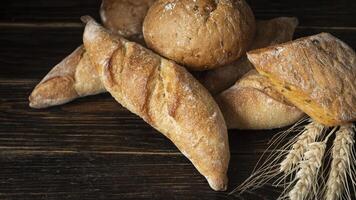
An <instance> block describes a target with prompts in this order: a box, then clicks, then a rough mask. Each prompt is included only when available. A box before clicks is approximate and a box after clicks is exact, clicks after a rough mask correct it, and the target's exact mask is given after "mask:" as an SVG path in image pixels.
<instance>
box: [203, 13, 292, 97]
mask: <svg viewBox="0 0 356 200" xmlns="http://www.w3.org/2000/svg"><path fill="white" fill-rule="evenodd" d="M297 25H298V19H297V18H295V17H278V18H274V19H271V20H258V21H257V23H256V35H255V37H254V39H253V41H252V44H251V46H250V47H249V49H250V50H252V49H258V48H263V47H267V46H270V45H274V44H280V43H283V42H287V41H290V40H292V38H293V34H294V30H295V28H296V27H297ZM251 69H253V65H252V64H251V63H250V61H248V59H247V57H246V55H244V56H242V57H241V58H240V59H238V60H237V61H234V62H233V63H231V64H228V65H225V66H222V67H219V68H216V69H212V70H208V71H204V72H200V73H199V74H198V76H197V78H198V80H199V81H200V82H201V83H202V84H203V85H204V86H205V87H206V88H207V89H208V90H209V92H210V93H212V94H213V95H216V94H218V93H220V92H222V91H224V90H226V89H228V88H229V87H230V86H232V85H233V84H234V83H235V82H236V81H237V80H238V79H240V78H241V77H242V76H243V75H244V74H246V73H247V72H248V71H250V70H251Z"/></svg>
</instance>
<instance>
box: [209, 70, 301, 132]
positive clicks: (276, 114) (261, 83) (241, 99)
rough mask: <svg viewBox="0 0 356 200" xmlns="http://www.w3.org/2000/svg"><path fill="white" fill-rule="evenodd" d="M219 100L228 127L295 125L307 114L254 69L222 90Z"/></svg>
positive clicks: (271, 127)
mask: <svg viewBox="0 0 356 200" xmlns="http://www.w3.org/2000/svg"><path fill="white" fill-rule="evenodd" d="M216 101H217V103H218V105H219V107H220V109H221V112H222V113H223V115H224V117H225V121H226V125H227V127H228V129H255V130H256V129H273V128H281V127H285V126H289V125H292V124H294V123H295V122H297V121H298V120H300V119H301V118H302V117H303V116H304V113H303V112H302V111H300V110H299V109H298V108H296V107H295V106H293V105H292V104H290V103H289V102H288V101H286V100H285V98H284V97H283V96H282V95H281V94H279V93H278V92H277V91H276V90H274V89H273V88H272V86H271V85H270V84H269V82H268V80H267V79H266V78H265V77H264V76H262V75H260V74H259V73H258V72H257V71H256V70H255V69H253V70H251V71H249V72H248V73H247V74H245V75H244V76H243V77H242V78H241V79H240V80H239V81H237V82H236V83H235V85H234V86H232V87H231V88H229V89H227V90H225V91H224V92H222V93H220V94H219V95H218V96H217V97H216Z"/></svg>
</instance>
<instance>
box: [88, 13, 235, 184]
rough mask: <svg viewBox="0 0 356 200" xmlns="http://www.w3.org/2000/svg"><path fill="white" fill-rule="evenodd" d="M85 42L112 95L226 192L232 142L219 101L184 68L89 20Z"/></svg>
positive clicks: (212, 182)
mask: <svg viewBox="0 0 356 200" xmlns="http://www.w3.org/2000/svg"><path fill="white" fill-rule="evenodd" d="M87 20H88V22H87V25H86V28H85V31H84V36H83V40H84V45H85V48H86V49H87V50H88V53H89V55H90V59H91V61H92V62H93V63H94V64H95V65H96V66H97V68H98V69H99V72H100V74H101V75H102V80H103V83H104V85H105V87H106V89H107V90H108V91H109V92H110V93H111V95H112V96H113V97H114V98H115V99H116V100H117V101H118V102H119V103H121V104H122V105H123V106H124V107H126V108H128V109H129V110H130V111H131V112H133V113H135V114H137V115H138V116H140V117H142V118H143V119H144V120H145V121H146V122H148V123H149V124H150V125H152V126H153V127H154V128H156V129H157V130H159V131H160V132H161V133H162V134H164V135H165V136H166V137H168V138H169V139H170V140H171V141H172V142H173V143H174V144H175V145H176V146H177V147H178V149H179V150H180V151H181V152H182V153H183V154H184V155H185V156H186V157H187V158H189V160H190V161H191V162H192V163H193V164H194V166H195V167H196V168H197V169H198V171H199V172H200V173H201V174H203V175H204V176H205V177H206V179H207V180H208V182H209V184H210V186H211V187H212V188H213V189H215V190H225V189H226V185H227V176H226V173H227V169H228V163H229V158H230V154H229V144H228V137H227V130H226V125H225V121H224V118H223V116H222V114H221V111H220V110H219V108H218V106H217V104H216V103H215V101H214V99H213V98H212V97H211V96H210V94H209V93H208V91H207V90H206V89H205V88H204V87H203V86H202V85H200V84H199V83H198V82H197V81H196V80H195V79H194V78H193V77H192V75H190V74H189V73H188V72H187V71H186V70H185V69H184V68H183V67H181V66H179V65H177V64H175V63H174V62H171V61H168V60H166V59H164V58H162V57H160V56H159V55H157V54H154V53H153V52H151V51H150V50H148V49H145V48H144V47H142V46H140V45H138V44H137V43H134V42H129V41H127V40H125V39H123V38H122V37H120V36H114V35H112V34H110V33H109V32H108V31H106V30H105V29H104V28H102V27H101V26H100V25H98V24H97V23H95V22H94V21H93V20H90V19H87Z"/></svg>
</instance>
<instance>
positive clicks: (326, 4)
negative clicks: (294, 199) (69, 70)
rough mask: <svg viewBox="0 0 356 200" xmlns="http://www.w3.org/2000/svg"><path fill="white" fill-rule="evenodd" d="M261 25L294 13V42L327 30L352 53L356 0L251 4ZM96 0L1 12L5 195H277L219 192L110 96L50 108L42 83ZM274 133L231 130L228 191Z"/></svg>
mask: <svg viewBox="0 0 356 200" xmlns="http://www.w3.org/2000/svg"><path fill="white" fill-rule="evenodd" d="M248 2H249V3H250V5H251V7H252V8H253V10H254V11H255V15H256V17H257V18H258V19H268V18H272V17H276V16H296V17H298V18H299V20H300V26H299V27H298V29H297V32H296V37H301V36H305V35H311V34H314V33H318V32H331V33H332V34H334V35H335V36H337V37H339V38H340V39H342V40H344V41H345V42H347V43H348V44H349V45H350V46H352V47H353V48H354V49H355V47H356V34H355V33H356V12H355V10H356V1H354V0H349V1H347V0H341V1H336V0H324V1H311V0H300V1H296V0H250V1H248ZM99 5H100V2H99V1H98V0H90V1H89V0H62V1H45V0H36V1H35V0H30V1H28V0H26V1H25V0H5V1H1V6H0V67H1V70H0V199H271V200H272V199H275V198H276V197H277V196H278V190H275V189H274V188H271V187H265V188H262V189H261V190H258V191H257V192H254V193H250V194H245V195H243V196H241V197H233V196H229V195H227V192H213V191H212V190H211V189H210V188H209V186H208V184H207V183H206V181H205V179H204V178H203V177H202V176H201V175H199V173H198V172H197V171H196V170H195V169H194V167H193V166H192V165H191V164H190V162H189V161H188V160H187V159H186V158H185V157H184V156H183V155H182V154H181V153H180V152H179V151H178V150H177V148H176V147H175V146H174V145H173V144H172V143H171V142H170V141H168V140H167V139H166V138H164V137H163V136H162V135H161V134H159V133H158V132H157V131H155V130H153V129H152V128H150V126H149V125H147V124H146V123H144V122H143V121H142V120H141V119H139V118H138V117H136V116H135V115H133V114H131V113H129V112H128V111H127V110H126V109H124V108H122V107H121V106H120V105H119V104H117V103H116V102H115V101H114V100H113V99H112V98H111V97H110V96H109V95H108V94H102V95H98V96H93V97H88V98H83V99H80V100H77V101H75V102H72V103H70V104H67V105H64V106H58V107H54V108H50V109H44V110H34V109H30V108H29V107H28V100H27V97H28V95H29V93H30V92H31V90H32V88H33V87H34V86H35V85H36V83H37V82H38V81H39V80H40V79H41V78H42V77H43V76H44V75H45V74H46V73H47V72H48V71H49V70H50V69H51V68H52V66H53V65H55V64H56V63H58V62H59V61H60V60H61V59H63V58H64V57H65V56H66V55H67V54H68V53H70V52H71V51H72V50H73V49H75V47H76V46H78V45H79V44H80V43H81V34H82V31H83V26H82V25H81V23H80V21H79V17H80V16H82V15H85V14H90V15H92V16H94V17H96V18H98V12H97V11H98V8H99ZM276 132H278V130H273V131H230V132H229V134H230V136H229V139H230V147H231V153H232V155H231V162H230V169H229V179H230V184H229V190H228V191H231V190H232V189H233V188H234V187H235V186H237V185H238V184H239V183H241V181H243V180H244V178H246V177H247V176H248V174H249V172H250V171H251V170H252V169H253V166H254V165H255V163H256V161H257V159H258V158H259V156H260V155H261V153H262V152H263V150H264V149H265V148H266V146H267V142H268V140H269V139H270V138H271V137H272V136H273V134H274V133H276Z"/></svg>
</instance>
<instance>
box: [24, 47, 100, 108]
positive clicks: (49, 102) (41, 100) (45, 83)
mask: <svg viewBox="0 0 356 200" xmlns="http://www.w3.org/2000/svg"><path fill="white" fill-rule="evenodd" d="M104 91H105V89H104V86H103V85H102V83H101V81H100V77H99V76H98V73H97V72H96V70H95V69H94V66H93V65H92V64H91V63H90V62H89V58H88V56H87V54H86V52H85V50H84V48H83V46H80V47H78V48H77V49H76V50H75V51H74V52H73V53H71V54H70V55H69V56H68V57H66V58H65V59H64V60H63V61H61V62H60V63H59V64H58V65H56V66H55V67H53V69H52V70H51V71H50V72H49V73H48V74H47V75H46V76H45V77H44V78H43V79H42V81H41V82H40V83H39V84H37V86H36V87H35V89H34V90H33V91H32V93H31V95H30V97H29V101H30V107H32V108H46V107H50V106H56V105H61V104H65V103H67V102H69V101H72V100H74V99H76V98H79V97H83V96H88V95H94V94H98V93H102V92H104Z"/></svg>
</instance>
